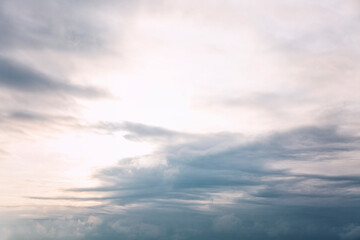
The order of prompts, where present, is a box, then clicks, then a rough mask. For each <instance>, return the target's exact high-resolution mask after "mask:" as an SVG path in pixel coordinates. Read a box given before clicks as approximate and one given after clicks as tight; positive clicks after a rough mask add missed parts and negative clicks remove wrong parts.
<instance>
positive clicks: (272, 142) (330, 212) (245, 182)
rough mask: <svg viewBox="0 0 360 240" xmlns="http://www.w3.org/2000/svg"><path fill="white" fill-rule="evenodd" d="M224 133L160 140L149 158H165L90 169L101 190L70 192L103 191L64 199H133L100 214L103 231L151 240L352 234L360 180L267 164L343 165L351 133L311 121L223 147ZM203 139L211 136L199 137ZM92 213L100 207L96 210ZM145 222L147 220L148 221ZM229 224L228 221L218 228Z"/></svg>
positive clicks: (353, 147)
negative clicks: (118, 209)
mask: <svg viewBox="0 0 360 240" xmlns="http://www.w3.org/2000/svg"><path fill="white" fill-rule="evenodd" d="M124 126H131V127H129V128H126V130H127V131H129V132H130V131H131V130H130V129H132V130H133V131H134V133H133V134H141V132H143V133H144V136H153V135H154V136H162V137H165V138H166V137H167V134H168V133H169V132H171V131H170V130H165V129H161V131H160V130H159V131H155V130H156V129H157V128H154V129H153V128H152V127H150V126H144V125H140V126H141V127H135V126H138V125H136V124H135V125H131V124H125V125H121V127H120V128H119V129H124ZM111 129H112V130H114V129H113V127H112V128H111ZM144 129H145V130H144ZM148 129H152V130H151V131H148ZM130 134H131V133H130ZM226 135H227V134H214V136H211V135H208V136H205V135H198V136H197V141H198V142H197V141H196V137H195V135H191V136H192V137H191V138H189V139H188V142H186V141H185V142H176V141H175V142H169V143H168V145H167V144H163V148H162V149H161V150H160V151H159V152H157V153H156V154H154V155H153V156H152V157H154V158H156V157H158V156H159V154H163V155H165V156H166V158H167V163H166V164H160V165H157V166H152V167H139V166H138V165H136V161H138V160H139V159H136V158H134V159H124V160H122V161H120V162H119V165H118V166H114V167H110V168H107V169H104V170H102V171H100V172H98V173H97V174H96V175H95V177H96V178H98V179H99V180H101V181H102V184H101V185H100V186H99V187H95V188H77V189H68V190H67V193H69V192H72V193H73V194H74V195H76V194H77V193H81V192H88V193H94V194H96V193H97V192H98V193H101V194H102V196H105V197H98V198H88V199H87V198H85V199H82V198H81V197H79V198H77V197H72V198H71V199H72V200H78V201H84V200H85V201H87V200H97V201H100V202H103V203H105V202H107V203H108V204H114V205H121V206H131V205H132V204H139V207H138V208H135V209H132V208H131V207H129V208H128V209H127V210H126V211H125V212H124V213H123V214H122V215H112V214H109V215H106V216H104V219H106V220H104V221H105V222H106V227H105V226H104V229H107V230H106V232H107V233H106V234H105V233H102V235H103V236H109V239H117V238H118V237H122V238H124V239H153V238H155V235H156V238H157V239H219V238H222V239H233V238H234V236H235V237H237V238H243V239H254V240H255V239H264V238H266V239H284V240H285V239H289V238H291V239H305V238H306V239H327V240H328V239H334V240H335V239H350V238H349V237H351V236H352V235H353V233H352V232H356V231H355V230H354V231H353V229H348V230H346V232H345V231H344V227H346V226H349V225H350V224H359V221H358V220H357V218H356V216H357V213H358V207H359V199H360V194H359V193H358V191H357V190H358V188H359V179H360V176H357V175H335V176H331V175H325V174H324V175H322V174H296V173H292V172H290V171H288V170H287V169H283V170H276V169H273V168H271V167H269V164H270V163H273V162H277V161H282V160H287V161H306V162H308V164H312V163H314V162H326V161H346V158H344V157H345V156H346V155H345V154H347V156H348V154H349V153H351V154H356V152H357V151H358V150H359V147H358V143H359V138H358V137H356V136H352V135H348V134H345V133H341V132H339V130H338V128H337V127H335V126H326V127H316V126H312V127H303V128H298V129H294V130H290V131H287V132H282V133H276V134H272V135H269V136H266V137H262V138H259V139H257V140H255V141H252V142H248V143H242V144H238V145H237V146H229V145H226V144H223V141H224V140H228V139H231V137H224V136H226ZM228 135H231V134H228ZM180 136H181V134H180ZM238 137H239V136H236V137H233V138H234V139H237V138H238ZM206 138H208V139H209V140H208V141H205V139H206ZM216 139H217V140H216ZM148 140H150V141H153V140H154V139H152V138H148ZM155 141H156V140H155ZM219 146H220V147H219ZM192 148H194V149H195V150H194V149H192ZM149 157H151V156H146V158H149ZM356 189H357V190H356ZM228 194H230V195H228ZM231 194H235V195H234V196H232V195H231ZM39 199H40V198H39ZM46 199H52V200H64V199H68V198H65V197H54V198H46ZM69 199H70V198H69ZM222 199H223V200H222ZM226 199H227V200H226ZM223 201H224V202H223ZM97 209H98V210H99V211H100V209H102V207H101V206H99V207H98V208H97ZM138 216H144V219H141V218H138ZM337 216H341V217H340V218H339V217H337ZM147 218H149V219H152V220H151V221H150V222H149V221H148V220H146V219H147ZM135 219H136V220H135ZM174 219H178V220H176V221H175V220H174ZM189 221H190V222H191V224H190V225H191V227H190V225H189V224H188V223H189ZM227 221H228V222H229V221H231V224H230V225H229V224H226V226H225V225H224V224H225V223H226V222H227ZM120 223H122V225H121V224H120ZM148 224H150V225H148ZM109 226H110V227H109ZM312 226H316V228H314V227H312ZM354 226H355V225H354ZM146 229H147V230H149V231H147V230H146ZM176 229H181V231H180V232H179V231H177V230H176ZM354 229H355V228H354ZM104 231H105V230H104ZM146 233H149V234H148V235H147V234H146ZM110 236H111V237H110ZM94 239H96V238H94Z"/></svg>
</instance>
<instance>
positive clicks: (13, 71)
mask: <svg viewBox="0 0 360 240" xmlns="http://www.w3.org/2000/svg"><path fill="white" fill-rule="evenodd" d="M0 86H2V87H5V88H7V89H10V90H16V91H21V92H22V93H25V94H26V93H41V94H60V95H75V96H80V97H100V96H104V95H105V93H104V91H102V90H100V89H96V88H94V87H82V86H77V85H73V84H70V83H67V82H65V81H60V80H55V79H53V78H52V77H49V76H47V75H45V74H43V73H41V72H39V71H37V70H34V69H31V68H30V67H27V66H25V65H23V64H20V63H17V62H14V61H12V60H10V59H6V58H0Z"/></svg>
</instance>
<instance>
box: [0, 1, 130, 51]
mask: <svg viewBox="0 0 360 240" xmlns="http://www.w3.org/2000/svg"><path fill="white" fill-rule="evenodd" d="M136 3H137V1H133V2H131V3H130V2H128V1H112V0H107V1H101V2H99V1H76V2H73V1H67V0H66V1H42V0H31V1H24V0H16V1H9V0H3V1H1V2H0V28H1V29H2V34H1V36H0V43H1V47H0V49H1V50H2V51H8V50H9V49H28V48H31V49H44V48H45V49H46V48H50V49H61V50H65V51H77V52H83V53H89V52H97V51H99V50H104V49H105V48H106V47H105V46H106V43H107V41H108V39H109V35H111V34H110V33H111V32H110V30H109V29H108V28H107V26H106V25H105V24H103V23H102V21H103V19H102V18H101V15H100V14H99V13H101V12H100V10H103V11H106V10H109V9H116V8H117V9H119V13H121V14H122V15H124V16H126V15H127V11H129V12H132V11H133V7H134V6H136ZM125 23H126V21H124V24H125Z"/></svg>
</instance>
